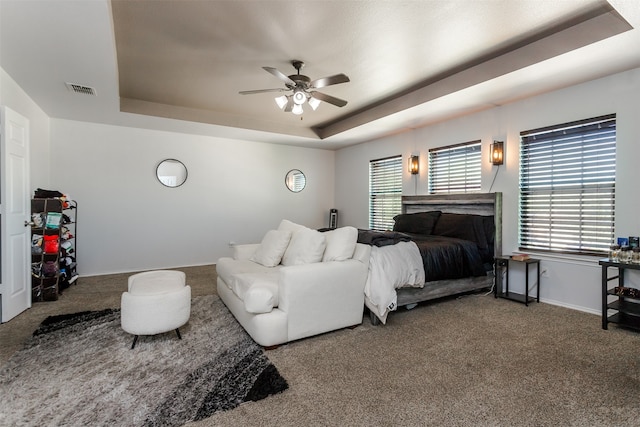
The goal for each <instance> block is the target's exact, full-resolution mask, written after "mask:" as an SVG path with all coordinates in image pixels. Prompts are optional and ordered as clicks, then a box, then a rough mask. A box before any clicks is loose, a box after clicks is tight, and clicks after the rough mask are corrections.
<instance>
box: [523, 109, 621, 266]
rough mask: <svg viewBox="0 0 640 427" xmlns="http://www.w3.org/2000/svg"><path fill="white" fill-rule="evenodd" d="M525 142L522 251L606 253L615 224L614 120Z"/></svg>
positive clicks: (531, 136)
mask: <svg viewBox="0 0 640 427" xmlns="http://www.w3.org/2000/svg"><path fill="white" fill-rule="evenodd" d="M520 137H521V143H520V218H519V222H520V226H519V240H520V247H521V249H537V250H548V251H556V252H564V253H578V254H594V255H595V254H602V253H605V252H607V250H608V248H609V245H610V244H611V242H612V241H613V236H614V222H615V211H614V208H615V205H614V202H615V178H616V173H615V172H616V116H615V114H614V115H608V116H603V117H596V118H593V119H587V120H581V121H579V122H572V123H566V124H562V125H556V126H552V127H548V128H544V129H537V130H531V131H526V132H521V133H520Z"/></svg>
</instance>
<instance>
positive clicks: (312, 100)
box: [309, 96, 320, 111]
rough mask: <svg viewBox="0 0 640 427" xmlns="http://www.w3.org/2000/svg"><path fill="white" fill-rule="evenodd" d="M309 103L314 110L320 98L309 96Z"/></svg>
mask: <svg viewBox="0 0 640 427" xmlns="http://www.w3.org/2000/svg"><path fill="white" fill-rule="evenodd" d="M309 105H310V106H311V108H313V111H316V109H317V108H318V106H319V105H320V100H319V99H317V98H314V97H313V96H310V97H309Z"/></svg>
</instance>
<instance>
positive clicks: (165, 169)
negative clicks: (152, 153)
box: [156, 159, 187, 187]
mask: <svg viewBox="0 0 640 427" xmlns="http://www.w3.org/2000/svg"><path fill="white" fill-rule="evenodd" d="M156 176H157V177H158V181H160V182H161V183H162V185H166V186H167V187H180V186H181V185H182V184H184V182H185V181H186V180H187V167H186V166H185V165H184V164H183V163H182V162H181V161H180V160H176V159H166V160H163V161H161V162H160V164H159V165H158V167H157V168H156Z"/></svg>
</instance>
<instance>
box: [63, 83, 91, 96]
mask: <svg viewBox="0 0 640 427" xmlns="http://www.w3.org/2000/svg"><path fill="white" fill-rule="evenodd" d="M65 85H67V89H69V90H70V91H71V92H75V93H81V94H84V95H93V96H97V94H96V90H95V89H94V88H92V87H89V86H84V85H79V84H76V83H68V82H67V83H65Z"/></svg>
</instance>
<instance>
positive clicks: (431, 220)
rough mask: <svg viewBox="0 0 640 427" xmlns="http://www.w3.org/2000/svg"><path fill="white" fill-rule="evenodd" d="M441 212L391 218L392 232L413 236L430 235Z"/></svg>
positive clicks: (401, 215)
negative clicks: (392, 222)
mask: <svg viewBox="0 0 640 427" xmlns="http://www.w3.org/2000/svg"><path fill="white" fill-rule="evenodd" d="M441 214H442V212H440V211H430V212H416V213H411V214H400V215H396V216H394V217H393V220H394V221H395V223H394V224H393V231H400V232H402V233H413V234H427V235H428V234H432V233H433V228H434V226H435V225H436V223H437V221H438V218H440V215H441Z"/></svg>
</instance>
